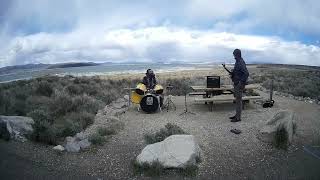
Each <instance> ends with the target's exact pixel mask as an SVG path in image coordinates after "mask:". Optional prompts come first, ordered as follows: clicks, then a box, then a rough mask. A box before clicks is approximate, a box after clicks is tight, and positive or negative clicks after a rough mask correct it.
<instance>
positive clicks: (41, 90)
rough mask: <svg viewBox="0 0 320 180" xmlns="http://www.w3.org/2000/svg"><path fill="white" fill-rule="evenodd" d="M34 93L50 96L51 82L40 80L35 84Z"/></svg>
mask: <svg viewBox="0 0 320 180" xmlns="http://www.w3.org/2000/svg"><path fill="white" fill-rule="evenodd" d="M35 93H36V94H38V95H41V96H48V97H50V96H51V94H52V93H53V89H52V87H51V84H50V83H49V82H47V81H40V82H39V83H38V84H37V87H36V91H35Z"/></svg>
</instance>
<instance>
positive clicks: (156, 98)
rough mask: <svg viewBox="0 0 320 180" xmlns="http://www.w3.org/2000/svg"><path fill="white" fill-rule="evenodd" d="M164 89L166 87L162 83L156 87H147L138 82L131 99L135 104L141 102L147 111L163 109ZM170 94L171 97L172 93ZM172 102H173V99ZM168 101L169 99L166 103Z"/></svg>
mask: <svg viewBox="0 0 320 180" xmlns="http://www.w3.org/2000/svg"><path fill="white" fill-rule="evenodd" d="M163 91H164V88H163V86H161V85H160V84H157V85H156V86H155V87H154V89H147V87H146V86H145V85H144V84H143V83H138V84H137V86H136V88H135V90H134V91H132V92H131V101H132V102H133V103H135V104H139V105H140V108H141V109H142V110H143V111H144V112H146V113H154V112H157V111H159V110H160V111H161V108H162V107H163V105H164V103H163V99H164V97H163V96H164V95H163ZM169 96H170V98H171V95H169ZM170 102H171V103H172V104H173V102H172V101H171V99H170ZM168 103H169V100H168V99H167V101H166V104H168ZM173 105H174V104H173ZM165 106H166V105H165ZM174 107H175V106H174Z"/></svg>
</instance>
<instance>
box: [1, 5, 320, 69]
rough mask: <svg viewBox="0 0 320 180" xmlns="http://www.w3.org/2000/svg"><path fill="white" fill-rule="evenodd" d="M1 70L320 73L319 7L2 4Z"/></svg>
mask: <svg viewBox="0 0 320 180" xmlns="http://www.w3.org/2000/svg"><path fill="white" fill-rule="evenodd" d="M0 42H1V43H0V67H3V66H9V65H21V64H29V63H50V64H51V63H64V62H80V61H81V62H128V61H135V62H166V63H169V62H177V61H178V62H192V63H197V62H199V63H203V62H212V63H215V62H226V63H232V62H234V59H233V56H232V52H233V50H234V49H235V48H239V49H241V50H242V54H243V58H244V60H245V61H246V62H247V63H281V64H301V65H314V66H320V1H318V0H277V1H266V0H224V1H221V0H112V1H111V0H0Z"/></svg>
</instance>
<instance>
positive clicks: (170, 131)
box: [144, 123, 187, 144]
mask: <svg viewBox="0 0 320 180" xmlns="http://www.w3.org/2000/svg"><path fill="white" fill-rule="evenodd" d="M174 134H187V133H186V132H185V131H183V130H182V129H181V128H180V127H179V126H178V125H175V124H171V123H168V124H166V125H165V128H161V129H160V130H159V131H158V132H156V133H152V134H145V135H144V140H145V142H146V144H153V143H157V142H160V141H163V140H164V139H165V138H167V137H169V136H171V135H174Z"/></svg>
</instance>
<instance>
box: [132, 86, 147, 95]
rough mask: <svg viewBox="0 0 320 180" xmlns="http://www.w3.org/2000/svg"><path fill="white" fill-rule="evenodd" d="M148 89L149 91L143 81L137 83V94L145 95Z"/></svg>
mask: <svg viewBox="0 0 320 180" xmlns="http://www.w3.org/2000/svg"><path fill="white" fill-rule="evenodd" d="M146 91H147V87H146V85H144V84H143V83H138V84H137V86H136V91H135V92H136V93H137V94H139V95H144V94H145V92H146Z"/></svg>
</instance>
